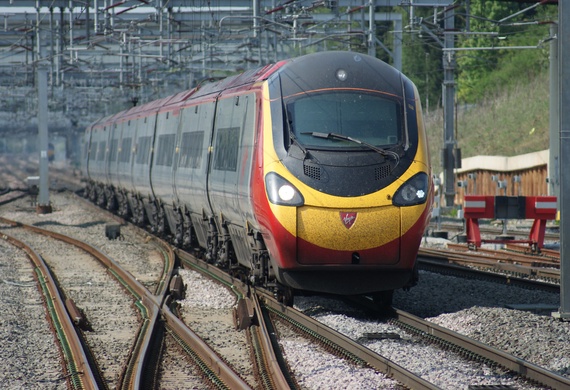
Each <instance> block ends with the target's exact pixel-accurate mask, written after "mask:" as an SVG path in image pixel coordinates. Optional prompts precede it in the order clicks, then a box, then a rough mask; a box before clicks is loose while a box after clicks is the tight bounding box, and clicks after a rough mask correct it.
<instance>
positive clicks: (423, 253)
mask: <svg viewBox="0 0 570 390" xmlns="http://www.w3.org/2000/svg"><path fill="white" fill-rule="evenodd" d="M418 256H420V257H426V258H430V257H431V258H436V259H446V260H447V261H449V262H450V263H457V264H461V265H471V266H474V267H480V268H487V269H492V270H495V271H500V272H506V273H509V274H513V275H526V276H529V277H534V278H545V279H548V280H558V281H559V280H560V270H558V269H553V268H545V267H528V266H524V265H520V264H512V263H503V262H500V261H498V260H497V259H492V258H490V257H489V256H483V255H476V254H473V253H459V252H453V251H449V250H444V249H435V248H424V247H421V248H420V249H419V251H418Z"/></svg>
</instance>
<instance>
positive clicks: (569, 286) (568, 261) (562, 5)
mask: <svg viewBox="0 0 570 390" xmlns="http://www.w3.org/2000/svg"><path fill="white" fill-rule="evenodd" d="M558 18H559V19H558V21H559V23H558V61H559V63H558V71H559V80H560V81H559V88H560V89H559V91H560V102H559V112H560V128H559V129H560V134H559V137H560V166H561V167H567V166H569V164H570V112H569V111H568V109H566V108H567V107H568V105H569V104H570V5H569V4H568V2H567V1H560V2H558ZM568 191H570V172H568V170H563V169H561V170H560V309H559V311H558V312H554V313H552V316H553V317H556V318H560V319H566V320H570V237H564V236H565V235H567V234H569V232H570V196H568Z"/></svg>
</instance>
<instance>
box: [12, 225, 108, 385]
mask: <svg viewBox="0 0 570 390" xmlns="http://www.w3.org/2000/svg"><path fill="white" fill-rule="evenodd" d="M1 237H2V239H4V240H6V241H7V242H9V243H11V244H12V245H14V246H16V247H18V248H20V249H22V250H23V251H24V252H26V254H27V255H28V257H29V258H30V260H31V261H32V262H33V263H34V264H35V266H36V274H37V276H38V278H40V277H41V279H40V284H41V289H42V291H43V296H44V299H45V300H46V304H47V305H48V312H50V318H51V321H52V326H53V329H54V331H55V332H56V334H57V338H58V339H59V342H60V349H61V351H62V353H63V355H64V358H65V359H64V360H65V362H67V363H66V366H67V371H68V372H69V380H70V382H71V386H72V387H73V388H74V389H84V390H91V389H93V390H96V389H99V385H98V382H97V379H96V378H95V375H94V374H93V370H92V368H91V365H90V363H89V358H88V357H87V354H86V353H85V351H84V349H83V345H82V343H81V340H80V339H79V336H78V334H77V332H76V330H75V326H74V324H73V321H72V319H71V318H70V316H69V314H68V312H67V308H66V306H65V302H64V300H63V298H62V296H61V294H60V293H59V290H58V288H57V284H56V283H55V281H54V279H53V277H52V275H51V273H50V271H49V268H48V266H47V264H46V263H45V261H44V260H43V259H42V258H41V256H40V255H39V254H38V253H36V252H35V251H34V250H33V249H32V248H31V247H30V246H29V245H27V244H26V243H25V242H23V241H21V240H18V239H16V238H15V237H12V236H9V235H7V234H5V233H2V235H1ZM42 280H43V282H42ZM50 308H51V309H53V310H50Z"/></svg>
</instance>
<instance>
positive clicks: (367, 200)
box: [256, 52, 433, 295]
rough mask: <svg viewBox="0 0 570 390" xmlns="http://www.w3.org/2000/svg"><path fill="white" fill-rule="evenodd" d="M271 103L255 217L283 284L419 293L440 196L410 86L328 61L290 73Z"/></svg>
mask: <svg viewBox="0 0 570 390" xmlns="http://www.w3.org/2000/svg"><path fill="white" fill-rule="evenodd" d="M265 94H266V96H268V99H265V100H264V102H263V104H264V109H263V112H264V113H265V114H264V117H263V122H262V123H263V139H262V141H261V142H263V164H262V165H263V168H262V172H263V173H262V175H263V178H260V179H262V180H263V184H264V185H263V186H258V196H257V197H256V203H257V206H256V208H257V215H258V218H259V222H260V225H261V226H262V234H263V237H264V242H265V245H266V247H267V249H268V251H269V255H270V259H271V263H272V268H273V272H274V273H275V276H276V278H277V280H278V281H279V282H280V283H281V284H283V285H285V286H288V287H291V288H294V289H299V290H307V291H316V292H324V293H333V294H342V295H353V294H354V295H356V294H369V293H378V292H383V291H393V290H394V289H397V288H401V287H407V286H412V285H413V284H415V282H416V268H415V265H416V256H417V252H418V248H419V245H420V242H421V238H422V235H423V233H424V229H425V227H426V225H427V223H428V221H429V216H430V211H431V205H432V199H433V186H432V182H431V174H430V168H429V156H428V150H427V144H426V137H425V132H424V128H423V123H422V115H421V106H420V101H419V98H418V94H417V90H416V88H415V86H414V85H413V83H412V82H411V81H410V80H408V79H407V78H406V77H405V76H403V75H402V74H401V73H400V72H398V71H397V70H395V69H394V68H392V67H391V66H389V65H387V64H385V63H384V62H382V61H380V60H378V59H376V58H373V57H370V56H366V55H362V54H357V53H349V52H323V53H317V54H312V55H307V56H304V57H299V58H297V59H295V60H292V61H289V62H286V63H284V64H283V65H282V66H281V67H280V68H279V70H278V71H276V72H275V73H274V74H273V75H271V77H270V78H269V79H268V82H267V84H266V90H265ZM268 113H269V114H268ZM260 175H261V174H260ZM259 188H263V190H264V191H263V192H264V193H263V194H261V189H259Z"/></svg>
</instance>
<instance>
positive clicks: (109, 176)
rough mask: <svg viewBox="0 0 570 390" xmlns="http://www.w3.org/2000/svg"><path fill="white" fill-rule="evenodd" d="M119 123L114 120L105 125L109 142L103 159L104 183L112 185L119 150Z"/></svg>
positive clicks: (114, 178) (114, 180)
mask: <svg viewBox="0 0 570 390" xmlns="http://www.w3.org/2000/svg"><path fill="white" fill-rule="evenodd" d="M119 126H120V124H117V123H116V122H115V123H114V124H113V125H111V126H105V128H110V129H109V143H108V146H107V151H108V152H107V158H106V160H105V163H106V167H105V176H106V184H107V185H112V184H116V173H117V154H118V152H119V136H120V134H121V130H120V128H118V127H119Z"/></svg>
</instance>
